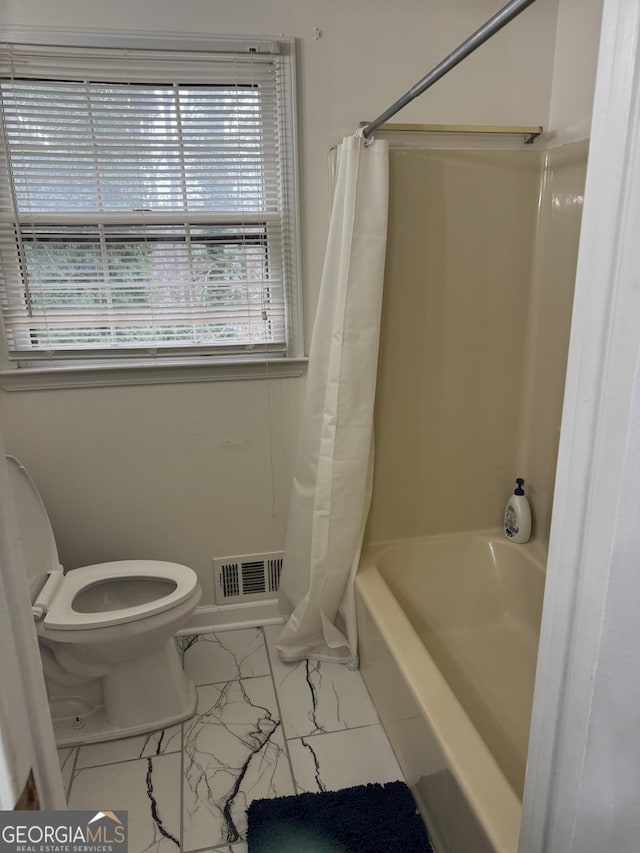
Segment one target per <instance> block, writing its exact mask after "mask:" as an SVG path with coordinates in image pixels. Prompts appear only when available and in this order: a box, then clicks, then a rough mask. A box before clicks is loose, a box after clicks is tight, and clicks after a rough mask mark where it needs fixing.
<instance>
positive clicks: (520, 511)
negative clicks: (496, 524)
mask: <svg viewBox="0 0 640 853" xmlns="http://www.w3.org/2000/svg"><path fill="white" fill-rule="evenodd" d="M523 486H524V480H523V479H522V477H518V479H517V480H516V489H515V491H514V493H513V494H512V495H511V497H510V498H509V500H508V501H507V505H506V507H505V508H504V535H505V536H506V537H507V539H510V540H511V541H512V542H517V543H518V544H519V545H522V544H523V543H524V542H528V541H529V537H530V536H531V507H530V506H529V501H528V500H527V497H526V495H525V493H524V489H523V488H522V487H523Z"/></svg>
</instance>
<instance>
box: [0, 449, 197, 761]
mask: <svg viewBox="0 0 640 853" xmlns="http://www.w3.org/2000/svg"><path fill="white" fill-rule="evenodd" d="M7 462H8V467H9V475H10V482H11V488H12V493H13V501H14V506H15V510H16V518H17V523H18V533H19V537H20V545H21V549H22V553H23V556H24V564H25V569H26V572H27V576H28V581H29V588H30V593H31V602H32V611H33V616H34V620H35V625H36V631H37V635H38V644H39V647H40V655H41V658H42V666H43V670H44V675H45V682H46V685H47V693H48V695H49V704H50V708H51V716H52V719H53V725H54V731H55V735H56V742H57V744H58V746H74V745H77V744H84V743H92V742H94V741H103V740H112V739H114V738H121V737H127V736H131V735H136V734H143V733H145V732H149V731H153V730H155V729H161V728H165V727H166V726H170V725H173V724H175V723H179V722H181V721H182V720H185V719H188V718H189V717H191V716H192V715H193V713H194V712H195V707H196V690H195V687H194V685H193V684H192V682H191V681H190V680H189V679H188V678H187V676H186V675H185V673H184V670H183V668H182V663H181V659H180V655H179V653H178V650H177V647H176V641H175V638H174V635H175V633H176V631H178V630H180V628H182V627H184V625H185V624H186V622H187V621H188V619H189V617H190V616H191V614H192V613H193V611H194V610H195V608H196V606H197V604H198V601H199V600H200V596H201V589H200V585H199V584H198V579H197V576H196V574H195V572H194V571H193V570H192V569H190V568H188V567H187V566H181V565H178V564H176V563H166V562H161V561H155V560H119V561H117V562H113V563H100V564H97V565H94V566H85V567H83V568H79V569H73V570H71V571H68V572H65V571H64V570H63V568H62V566H61V565H60V563H59V559H58V550H57V547H56V542H55V538H54V536H53V530H52V528H51V522H50V521H49V516H48V514H47V510H46V508H45V506H44V503H43V501H42V498H41V497H40V494H39V492H38V490H37V488H36V486H35V484H34V483H33V480H32V479H31V477H30V476H29V473H28V472H27V470H26V468H25V467H24V465H22V464H21V462H20V461H19V460H18V459H16V458H15V457H14V456H7Z"/></svg>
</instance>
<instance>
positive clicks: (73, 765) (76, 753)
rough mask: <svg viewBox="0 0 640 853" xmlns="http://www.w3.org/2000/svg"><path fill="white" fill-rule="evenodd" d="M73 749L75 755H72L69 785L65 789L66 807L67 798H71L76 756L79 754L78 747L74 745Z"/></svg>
mask: <svg viewBox="0 0 640 853" xmlns="http://www.w3.org/2000/svg"><path fill="white" fill-rule="evenodd" d="M73 750H74V752H75V755H74V757H73V762H72V767H71V775H70V776H69V786H68V788H67V790H66V791H65V799H66V801H67V808H68V807H69V800H70V799H71V788H72V786H73V783H74V781H75V778H76V770H77V765H78V756H79V755H80V747H79V746H74V747H73Z"/></svg>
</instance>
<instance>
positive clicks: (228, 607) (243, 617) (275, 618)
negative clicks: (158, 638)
mask: <svg viewBox="0 0 640 853" xmlns="http://www.w3.org/2000/svg"><path fill="white" fill-rule="evenodd" d="M283 622H284V618H283V617H282V615H281V613H280V605H279V604H278V599H277V598H273V599H268V600H266V601H247V602H241V603H239V604H224V605H215V604H205V605H204V606H202V607H197V608H196V610H195V612H194V614H193V616H192V617H191V619H190V620H189V622H188V624H187V625H186V626H185V627H184V628H183V629H182V630H181V631H178V635H182V636H184V635H185V634H204V633H206V632H207V631H229V630H231V629H233V628H257V627H259V626H260V625H280V624H282V623H283Z"/></svg>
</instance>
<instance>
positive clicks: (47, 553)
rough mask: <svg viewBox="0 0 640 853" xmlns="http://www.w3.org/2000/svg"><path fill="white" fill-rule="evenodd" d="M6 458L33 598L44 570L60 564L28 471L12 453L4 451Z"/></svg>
mask: <svg viewBox="0 0 640 853" xmlns="http://www.w3.org/2000/svg"><path fill="white" fill-rule="evenodd" d="M6 459H7V463H8V466H7V467H8V469H9V482H10V483H11V494H12V497H13V505H14V507H15V511H16V520H17V522H18V536H19V539H20V546H21V549H22V554H23V557H24V564H25V568H26V570H27V578H28V580H29V587H30V590H31V600H32V601H33V600H34V598H35V596H36V595H37V594H38V593H39V592H40V589H41V588H42V586H43V584H44V582H45V580H46V577H47V573H48V572H50V571H53V570H56V569H59V568H60V561H59V559H58V549H57V548H56V540H55V538H54V535H53V530H52V529H51V522H50V521H49V516H48V514H47V510H46V508H45V505H44V503H43V501H42V498H41V497H40V492H39V491H38V490H37V488H36V486H35V484H34V482H33V480H32V479H31V477H30V476H29V472H28V471H27V469H26V468H25V467H24V465H23V464H22V463H21V462H20V460H19V459H16V457H15V456H9V455H7V457H6Z"/></svg>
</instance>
